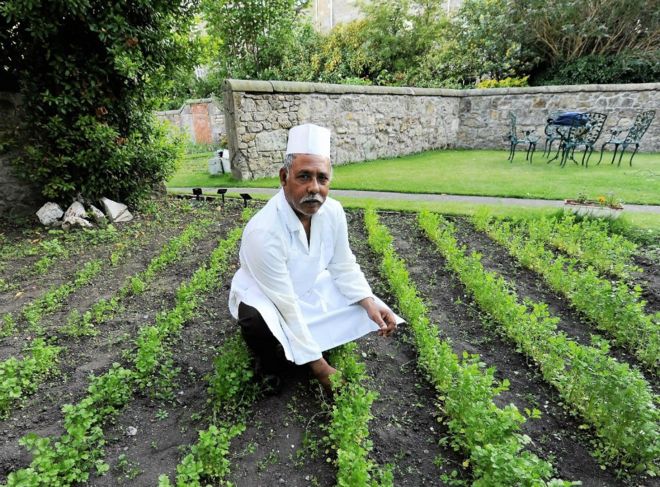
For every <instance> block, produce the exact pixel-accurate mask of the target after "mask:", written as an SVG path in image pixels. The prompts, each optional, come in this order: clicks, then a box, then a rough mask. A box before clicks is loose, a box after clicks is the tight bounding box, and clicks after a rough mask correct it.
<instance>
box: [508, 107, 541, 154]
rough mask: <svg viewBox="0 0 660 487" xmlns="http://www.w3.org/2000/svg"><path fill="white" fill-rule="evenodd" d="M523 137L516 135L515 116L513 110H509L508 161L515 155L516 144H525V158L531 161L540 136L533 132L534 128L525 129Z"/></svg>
mask: <svg viewBox="0 0 660 487" xmlns="http://www.w3.org/2000/svg"><path fill="white" fill-rule="evenodd" d="M524 134H525V135H524V137H519V136H518V129H517V118H516V115H515V114H514V113H513V112H509V133H508V135H507V136H506V138H507V139H508V140H509V143H510V146H509V158H508V159H507V160H508V161H509V162H513V157H514V156H515V155H516V146H517V145H518V144H527V154H526V156H525V160H526V161H529V163H530V164H531V163H532V158H533V157H534V151H535V150H536V143H537V142H538V141H539V139H540V137H539V136H538V135H535V134H534V129H531V130H526V131H525V132H524Z"/></svg>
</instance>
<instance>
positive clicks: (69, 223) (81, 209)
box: [37, 198, 133, 230]
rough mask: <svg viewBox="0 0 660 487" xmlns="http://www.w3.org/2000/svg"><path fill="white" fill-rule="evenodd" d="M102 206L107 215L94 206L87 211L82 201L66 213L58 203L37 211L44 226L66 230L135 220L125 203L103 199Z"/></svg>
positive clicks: (74, 203) (48, 204)
mask: <svg viewBox="0 0 660 487" xmlns="http://www.w3.org/2000/svg"><path fill="white" fill-rule="evenodd" d="M101 204H102V205H103V209H104V210H105V213H104V212H102V211H101V210H99V209H98V208H97V207H96V206H94V205H92V204H90V205H89V208H88V209H87V210H85V206H84V205H83V203H81V202H80V201H74V202H73V203H72V204H71V206H69V208H68V209H67V210H66V211H63V210H62V208H61V207H60V205H58V204H57V203H52V202H49V203H46V204H45V205H43V206H42V207H41V208H40V209H39V211H37V217H38V218H39V221H40V222H41V224H42V225H45V226H50V227H62V229H64V230H69V229H70V228H71V227H82V228H93V227H94V223H96V224H99V223H102V222H105V221H107V220H109V221H110V222H112V223H119V222H129V221H131V220H132V219H133V215H132V214H131V212H130V211H128V207H127V206H126V205H124V204H123V203H117V202H116V201H112V200H111V199H108V198H101ZM106 219H107V220H106ZM90 220H91V221H90Z"/></svg>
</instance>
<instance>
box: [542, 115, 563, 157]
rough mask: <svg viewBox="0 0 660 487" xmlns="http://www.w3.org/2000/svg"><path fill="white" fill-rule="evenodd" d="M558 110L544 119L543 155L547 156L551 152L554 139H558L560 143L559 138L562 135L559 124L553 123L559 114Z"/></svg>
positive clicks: (560, 138) (561, 137)
mask: <svg viewBox="0 0 660 487" xmlns="http://www.w3.org/2000/svg"><path fill="white" fill-rule="evenodd" d="M559 113H560V112H553V113H551V114H550V116H549V117H548V120H546V123H545V128H544V129H543V132H544V133H545V143H544V144H543V155H544V156H545V157H549V156H550V153H551V152H552V144H554V142H555V140H558V141H559V142H560V143H561V140H562V139H563V138H564V136H563V135H562V134H561V126H560V125H556V124H555V118H556V117H557V116H558V115H559Z"/></svg>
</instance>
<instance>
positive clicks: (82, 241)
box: [0, 225, 135, 292]
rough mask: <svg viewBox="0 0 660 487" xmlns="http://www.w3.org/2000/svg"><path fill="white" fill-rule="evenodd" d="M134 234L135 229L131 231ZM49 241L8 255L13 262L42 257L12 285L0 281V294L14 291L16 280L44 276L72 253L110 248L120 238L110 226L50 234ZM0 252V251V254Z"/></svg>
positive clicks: (20, 273)
mask: <svg viewBox="0 0 660 487" xmlns="http://www.w3.org/2000/svg"><path fill="white" fill-rule="evenodd" d="M132 230H133V231H134V230H135V228H132ZM48 233H49V234H51V235H55V236H54V237H52V238H48V239H44V240H41V241H40V242H38V243H35V244H32V245H28V244H23V245H21V246H20V247H19V248H20V249H21V250H18V249H17V251H15V252H13V253H10V254H9V255H12V256H13V257H14V258H18V257H23V256H28V255H41V257H39V259H37V260H36V261H35V262H34V263H32V264H30V265H28V266H24V267H23V268H22V269H21V270H20V271H19V272H18V273H17V274H15V275H14V276H13V277H12V282H8V281H6V280H4V279H1V278H0V292H7V291H10V290H13V289H16V288H17V286H18V282H17V279H19V278H20V277H21V276H28V275H44V274H46V272H48V270H49V269H50V268H51V267H52V265H53V264H54V263H56V262H57V261H58V260H62V259H67V258H68V257H70V256H71V255H72V254H73V255H75V254H77V253H78V252H75V251H74V252H72V248H73V249H76V248H78V249H82V248H84V249H85V250H88V249H89V248H90V247H93V246H96V245H99V244H110V243H114V242H117V241H118V240H119V239H120V238H121V237H122V234H121V233H120V232H118V231H117V229H116V228H115V227H114V226H113V225H107V226H106V227H104V228H98V229H93V230H88V229H84V228H83V229H81V230H80V231H73V232H64V231H63V230H49V232H48ZM1 253H2V252H1V251H0V254H1Z"/></svg>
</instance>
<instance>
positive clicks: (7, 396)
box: [0, 220, 212, 415]
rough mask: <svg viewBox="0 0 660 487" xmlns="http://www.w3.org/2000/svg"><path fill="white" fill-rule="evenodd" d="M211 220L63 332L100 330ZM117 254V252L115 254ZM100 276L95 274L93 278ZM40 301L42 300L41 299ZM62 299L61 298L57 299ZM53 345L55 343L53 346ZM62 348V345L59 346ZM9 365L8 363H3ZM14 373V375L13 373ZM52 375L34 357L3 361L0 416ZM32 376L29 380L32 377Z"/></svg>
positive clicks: (165, 249)
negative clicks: (40, 370)
mask: <svg viewBox="0 0 660 487" xmlns="http://www.w3.org/2000/svg"><path fill="white" fill-rule="evenodd" d="M211 223H212V222H211V221H210V220H202V221H200V222H197V223H193V224H190V225H189V226H188V227H187V228H186V229H185V230H184V231H183V232H182V233H181V234H180V235H179V236H178V237H176V238H174V239H172V240H170V241H169V242H168V243H167V244H165V245H164V247H163V249H162V251H161V252H160V253H159V255H157V256H156V257H154V258H153V259H152V260H151V262H150V263H149V265H148V266H147V269H146V270H145V271H143V272H141V273H139V274H138V277H133V278H132V279H129V283H128V284H127V285H125V286H124V287H123V288H122V289H121V290H120V291H119V292H118V293H117V295H116V296H114V297H113V298H111V299H109V300H105V299H101V300H99V301H98V302H97V303H96V304H94V306H92V308H91V309H90V310H89V311H86V312H85V313H84V314H83V315H82V316H81V315H80V313H79V312H77V310H74V311H72V312H71V313H70V315H69V319H68V321H67V324H66V325H65V326H64V327H62V330H61V331H62V332H63V333H65V334H69V335H75V336H81V335H92V334H95V333H96V330H95V327H94V325H95V324H98V323H100V322H101V321H102V319H107V318H109V317H110V316H112V315H113V314H114V313H115V312H116V311H117V310H118V308H119V306H120V304H121V301H122V299H124V298H125V297H126V296H127V295H128V294H130V293H131V292H142V291H144V290H145V289H146V286H147V283H149V282H150V281H151V280H153V278H154V277H155V275H156V273H157V272H158V271H160V270H163V269H164V268H165V267H166V266H167V265H169V264H171V263H173V262H174V261H176V260H177V259H179V258H180V257H181V255H182V254H181V253H180V252H181V251H182V250H184V249H186V248H189V247H191V246H192V245H193V243H194V242H195V241H196V240H198V239H199V238H201V237H202V236H203V235H204V234H205V230H206V229H207V228H208V227H209V226H210V224H211ZM113 255H116V254H113ZM112 262H113V263H114V264H115V265H116V264H117V263H118V262H119V260H118V259H115V260H112ZM95 275H96V273H94V274H93V275H91V276H90V279H91V278H93V277H94V276H95ZM79 279H80V281H81V282H83V281H85V282H88V281H89V279H87V278H86V279H82V278H79ZM135 279H138V280H139V282H140V283H141V284H140V287H139V289H138V290H135V288H134V287H133V286H132V285H131V283H132V282H134V280H135ZM81 285H82V284H80V283H79V282H78V279H76V281H74V285H73V286H70V285H67V288H66V290H67V291H69V290H70V288H74V287H75V288H78V287H80V286H81ZM57 290H58V292H62V288H61V287H59V288H57ZM38 301H39V300H38ZM57 302H59V301H57ZM51 346H52V345H51ZM57 350H58V351H61V348H59V347H57ZM4 364H7V365H6V366H3V365H4ZM52 366H53V368H52V369H51V370H50V374H51V375H52V374H53V373H54V367H55V363H53V364H52ZM10 373H11V375H9V374H10ZM47 376H48V374H43V373H34V368H33V367H32V366H31V361H30V359H29V358H28V359H23V360H18V359H16V358H14V357H12V358H9V359H8V360H6V361H4V362H0V381H1V382H3V383H8V384H11V387H9V386H8V387H5V388H2V387H0V415H6V414H7V412H8V411H9V408H10V407H11V404H12V403H15V402H17V401H19V400H20V399H22V398H23V397H25V396H27V395H29V394H32V393H34V391H35V390H36V387H37V386H38V385H39V383H40V382H42V381H43V380H44V379H45V378H46V377H47ZM17 377H21V378H23V380H18V381H15V382H14V381H13V380H12V378H17ZM28 378H29V380H28Z"/></svg>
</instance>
